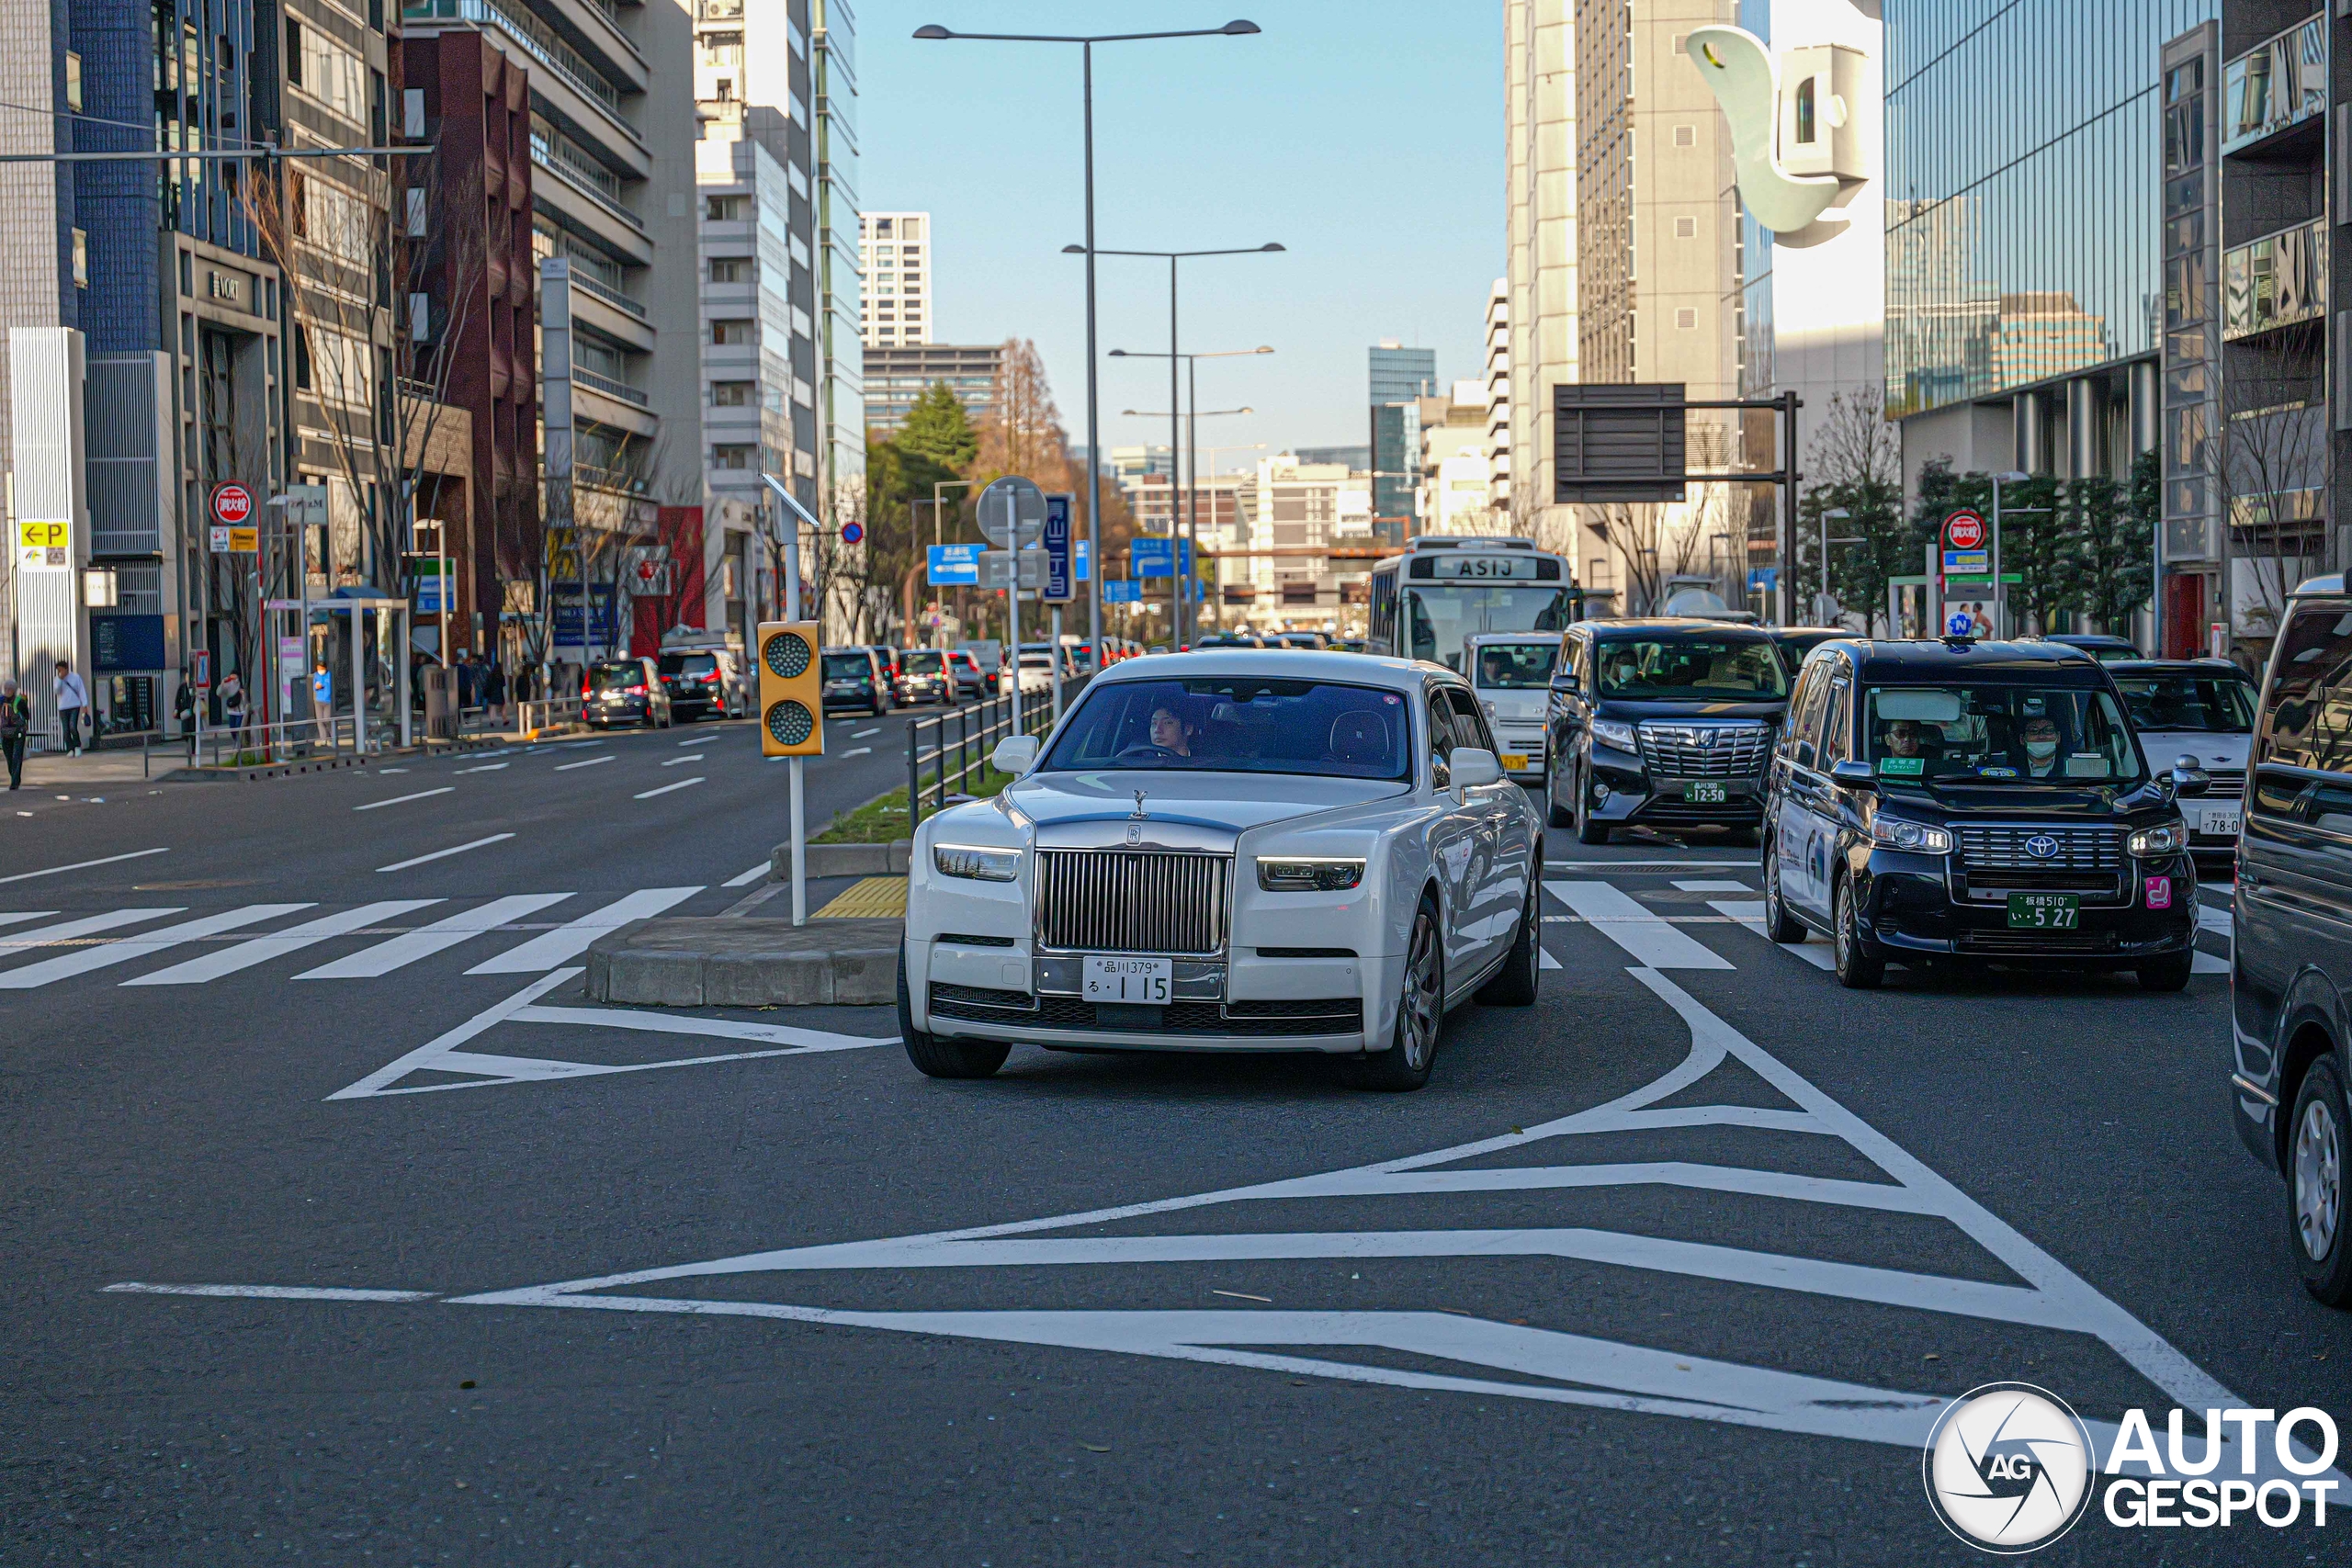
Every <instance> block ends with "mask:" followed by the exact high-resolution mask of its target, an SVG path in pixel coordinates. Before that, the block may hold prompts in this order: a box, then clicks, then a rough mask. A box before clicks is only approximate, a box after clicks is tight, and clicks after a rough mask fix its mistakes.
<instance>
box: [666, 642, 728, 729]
mask: <svg viewBox="0 0 2352 1568" xmlns="http://www.w3.org/2000/svg"><path fill="white" fill-rule="evenodd" d="M654 663H655V668H656V669H658V670H659V671H661V675H662V690H663V691H665V692H667V693H669V694H670V707H671V711H672V712H673V713H678V714H682V715H684V716H685V717H688V718H702V717H709V718H719V719H728V718H735V717H738V716H741V715H743V714H746V713H749V712H750V711H751V705H750V704H749V703H748V702H747V701H746V700H745V699H744V695H743V656H742V654H741V652H740V651H738V650H737V649H730V648H713V649H703V648H689V649H672V650H670V651H668V652H665V653H663V654H662V655H661V656H660V657H659V658H657V659H656V660H655V661H654Z"/></svg>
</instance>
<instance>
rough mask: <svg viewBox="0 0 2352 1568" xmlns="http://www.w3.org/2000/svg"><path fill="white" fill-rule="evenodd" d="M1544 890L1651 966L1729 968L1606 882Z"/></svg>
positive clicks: (1562, 884) (1550, 885)
mask: <svg viewBox="0 0 2352 1568" xmlns="http://www.w3.org/2000/svg"><path fill="white" fill-rule="evenodd" d="M1544 890H1545V891H1546V892H1548V893H1550V894H1551V895H1552V897H1555V898H1557V899H1558V900H1560V902H1561V903H1563V904H1566V906H1567V907H1568V908H1571V909H1574V910H1575V911H1576V912H1577V914H1579V915H1582V916H1583V917H1584V918H1585V919H1586V920H1587V921H1588V922H1589V923H1590V924H1591V926H1592V928H1593V929H1594V930H1595V931H1600V933H1601V934H1602V935H1603V936H1606V937H1607V938H1609V940H1610V941H1611V942H1615V943H1616V944H1617V945H1618V946H1620V947H1622V948H1623V949H1624V950H1625V951H1626V952H1627V953H1632V954H1633V955H1634V957H1635V958H1637V959H1639V960H1640V961H1641V962H1642V963H1643V964H1645V965H1646V966H1648V967H1649V968H1652V969H1729V968H1730V967H1732V965H1731V964H1730V963H1729V962H1728V961H1726V960H1725V959H1724V958H1723V957H1721V956H1719V955H1718V954H1717V953H1715V952H1714V951H1713V949H1712V948H1708V947H1704V946H1702V945H1701V944H1700V943H1699V942H1695V941H1693V940H1692V939H1691V938H1690V937H1687V936H1685V935H1683V934H1682V932H1680V931H1677V930H1676V929H1675V928H1674V926H1673V925H1672V924H1671V923H1670V922H1669V921H1668V920H1667V919H1664V918H1663V917H1661V916H1658V915H1655V914H1652V913H1651V912H1650V911H1649V910H1647V909H1645V908H1642V907H1641V906H1640V905H1639V904H1636V903H1634V900H1633V899H1632V898H1631V897H1628V896H1627V895H1626V894H1625V893H1624V892H1623V890H1622V889H1620V888H1619V887H1617V886H1615V885H1613V884H1611V883H1607V882H1546V883H1544Z"/></svg>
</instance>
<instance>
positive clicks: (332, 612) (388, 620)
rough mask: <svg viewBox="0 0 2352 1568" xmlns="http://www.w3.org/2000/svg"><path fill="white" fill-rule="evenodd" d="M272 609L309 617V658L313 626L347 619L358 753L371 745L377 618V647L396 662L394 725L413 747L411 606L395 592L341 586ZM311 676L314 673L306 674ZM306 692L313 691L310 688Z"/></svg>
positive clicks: (305, 631)
mask: <svg viewBox="0 0 2352 1568" xmlns="http://www.w3.org/2000/svg"><path fill="white" fill-rule="evenodd" d="M268 608H269V610H270V611H271V612H272V614H273V615H275V614H279V613H284V614H288V615H294V616H296V617H306V621H305V624H304V625H303V626H302V645H303V650H304V656H305V658H308V656H309V649H310V641H311V627H312V626H317V625H319V624H321V623H322V622H323V623H324V624H325V625H326V626H328V627H329V628H330V629H332V628H333V627H334V620H335V617H336V616H338V615H341V616H344V617H345V621H344V632H345V637H346V639H347V640H346V643H345V646H346V647H347V648H348V649H350V658H349V659H348V660H346V667H345V670H344V671H342V672H341V673H342V675H343V678H344V679H345V680H346V681H348V682H350V684H349V687H348V688H347V689H348V690H349V691H350V693H351V734H352V745H353V749H354V750H359V751H365V750H368V654H367V649H368V626H369V623H368V617H369V616H370V615H373V616H375V617H376V619H375V623H374V629H375V633H376V647H377V649H379V651H381V652H383V653H384V654H385V655H386V656H387V657H388V658H389V659H390V662H391V670H390V695H391V699H392V702H391V712H392V722H393V724H394V726H395V727H396V728H397V730H398V734H399V742H398V743H399V744H400V745H402V746H406V745H408V744H410V742H411V740H412V739H413V737H412V736H411V734H410V728H411V722H412V721H411V718H410V715H409V689H408V683H409V682H408V658H409V647H408V637H409V620H410V615H411V611H410V607H409V602H408V601H407V600H406V599H402V598H399V597H396V596H393V595H390V594H379V593H371V592H368V591H367V590H365V589H354V588H348V587H345V588H339V589H337V590H336V591H335V592H333V593H331V594H329V595H327V596H326V597H325V598H322V599H272V600H270V601H269V603H268ZM302 673H303V675H304V676H306V677H307V676H308V675H309V673H310V671H308V669H305V670H304V671H302ZM304 690H306V691H307V690H308V687H307V686H305V687H304Z"/></svg>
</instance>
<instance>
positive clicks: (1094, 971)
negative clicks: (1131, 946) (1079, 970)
mask: <svg viewBox="0 0 2352 1568" xmlns="http://www.w3.org/2000/svg"><path fill="white" fill-rule="evenodd" d="M1175 985H1176V961H1175V960H1174V959H1172V958H1090V959H1088V960H1087V961H1086V999H1087V1000H1088V1001H1090V1002H1129V1003H1141V1004H1143V1005H1145V1006H1147V1007H1166V1006H1167V1005H1168V1004H1169V1002H1170V1001H1171V1000H1173V999H1174V998H1173V997H1172V995H1171V993H1172V992H1173V990H1174V987H1175Z"/></svg>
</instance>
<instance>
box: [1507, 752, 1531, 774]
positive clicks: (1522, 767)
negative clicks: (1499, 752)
mask: <svg viewBox="0 0 2352 1568" xmlns="http://www.w3.org/2000/svg"><path fill="white" fill-rule="evenodd" d="M1503 772H1505V773H1525V772H1527V753H1526V752H1524V751H1506V752H1504V753H1503Z"/></svg>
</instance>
